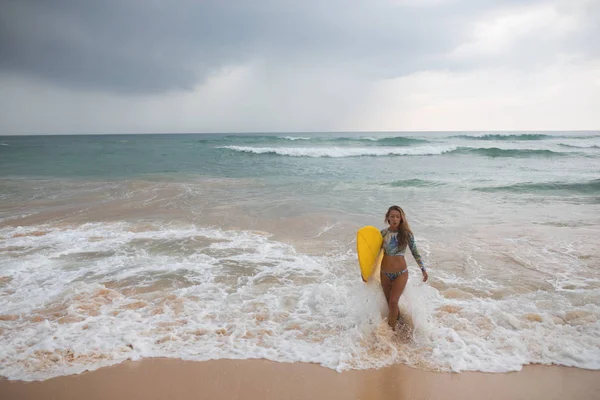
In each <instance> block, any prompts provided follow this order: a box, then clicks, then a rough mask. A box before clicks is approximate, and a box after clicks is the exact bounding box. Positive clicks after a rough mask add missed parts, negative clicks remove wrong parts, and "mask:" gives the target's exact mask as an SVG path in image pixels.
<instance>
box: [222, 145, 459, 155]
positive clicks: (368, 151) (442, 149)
mask: <svg viewBox="0 0 600 400" xmlns="http://www.w3.org/2000/svg"><path fill="white" fill-rule="evenodd" d="M218 148H220V149H229V150H233V151H238V152H242V153H254V154H274V155H280V156H290V157H313V158H318V157H328V158H343V157H361V156H427V155H440V154H444V153H447V152H451V151H454V150H456V149H457V148H458V147H457V146H455V145H427V146H415V147H252V146H221V147H218Z"/></svg>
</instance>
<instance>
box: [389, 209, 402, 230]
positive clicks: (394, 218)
mask: <svg viewBox="0 0 600 400" xmlns="http://www.w3.org/2000/svg"><path fill="white" fill-rule="evenodd" d="M401 222H402V214H400V211H397V210H392V211H390V214H389V215H388V223H389V224H390V226H391V227H392V228H397V227H399V226H400V223H401Z"/></svg>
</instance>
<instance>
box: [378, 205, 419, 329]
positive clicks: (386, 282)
mask: <svg viewBox="0 0 600 400" xmlns="http://www.w3.org/2000/svg"><path fill="white" fill-rule="evenodd" d="M385 222H386V223H387V224H388V225H389V227H388V228H386V229H383V230H381V235H382V236H383V244H382V245H381V247H382V250H383V261H382V262H381V286H382V288H383V293H384V294H385V298H386V300H387V302H388V307H389V312H390V313H389V316H388V324H389V325H390V326H391V327H392V328H394V327H395V326H396V323H397V322H398V317H399V313H400V310H399V309H398V300H399V299H400V296H402V292H404V288H405V287H406V282H408V268H407V266H406V260H405V259H404V253H405V252H406V248H407V247H408V248H410V252H411V253H412V255H413V257H414V258H415V261H416V262H417V264H419V267H421V272H423V282H427V279H428V278H429V276H428V275H427V270H426V269H425V265H424V264H423V260H422V259H421V254H419V250H417V245H416V244H415V238H414V236H413V233H412V231H411V230H410V227H409V226H408V221H407V220H406V215H404V211H403V210H402V209H401V208H400V207H398V206H391V207H390V208H389V209H388V211H387V213H386V214H385Z"/></svg>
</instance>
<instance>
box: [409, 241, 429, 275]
mask: <svg viewBox="0 0 600 400" xmlns="http://www.w3.org/2000/svg"><path fill="white" fill-rule="evenodd" d="M408 247H409V248H410V252H411V253H412V255H413V257H414V258H415V261H416V262H417V264H419V267H421V270H425V264H424V263H423V258H422V257H421V253H419V249H417V244H416V243H415V237H414V236H413V234H412V232H410V233H409V234H408Z"/></svg>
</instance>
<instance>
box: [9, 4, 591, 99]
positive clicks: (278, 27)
mask: <svg viewBox="0 0 600 400" xmlns="http://www.w3.org/2000/svg"><path fill="white" fill-rule="evenodd" d="M473 3H476V4H475V5H474V4H473ZM539 3H540V2H535V1H509V2H507V1H504V2H498V1H481V2H466V1H463V2H460V1H458V2H456V1H453V2H444V1H438V2H427V1H413V2H410V1H408V2H406V1H404V2H403V1H397V2H394V1H375V2H359V1H352V0H351V1H327V2H321V1H307V2H292V1H274V0H273V1H268V0H257V1H238V2H224V1H186V0H180V1H117V0H105V1H100V2H93V1H67V0H62V1H32V0H24V1H6V2H2V5H0V22H1V23H0V69H1V70H3V71H9V72H13V71H16V72H19V73H25V74H30V75H33V76H36V77H41V78H43V79H46V80H49V81H52V82H55V83H58V84H60V85H63V86H66V87H74V88H84V89H95V90H98V89H100V90H107V91H116V92H132V93H156V92H163V91H168V90H189V89H191V88H193V87H194V85H196V84H197V83H198V82H199V81H201V80H202V79H204V78H205V77H206V76H207V75H209V74H211V73H212V72H213V71H215V70H218V69H219V68H221V67H222V66H225V65H235V64H239V63H244V62H248V61H252V60H255V59H259V60H261V61H264V62H265V63H267V64H269V65H275V66H277V65H288V64H294V63H302V64H308V65H318V64H335V63H339V64H343V65H345V67H346V68H351V69H354V70H356V71H357V73H360V74H364V75H367V76H371V77H394V76H400V75H403V74H408V73H411V72H415V71H419V70H425V69H436V68H465V64H464V63H462V62H461V61H456V60H452V59H448V54H449V53H450V52H451V51H452V49H454V48H456V47H458V46H460V44H461V43H464V42H465V41H468V39H469V36H470V35H471V34H472V30H473V21H474V20H475V19H476V18H477V16H481V15H485V13H486V12H487V11H489V10H491V9H494V8H497V7H500V6H501V7H506V6H507V5H523V4H539ZM592 3H593V2H588V3H581V5H580V7H579V8H575V9H573V7H571V9H570V10H566V11H568V12H578V13H579V15H580V17H581V18H582V19H586V18H587V19H589V20H592V19H593V18H594V17H595V16H596V17H597V16H598V10H599V9H600V7H593V4H592ZM567 8H568V7H567ZM579 23H583V24H585V23H586V22H585V21H580V22H579ZM588 25H589V27H588V28H587V29H589V31H588V32H585V31H584V32H577V33H576V34H574V36H575V35H577V37H576V39H578V43H586V40H588V39H591V38H592V37H594V36H593V34H594V33H600V32H597V31H598V29H599V28H598V25H594V24H588ZM586 26H587V25H586ZM595 37H598V36H595ZM534 39H535V38H529V40H530V41H532V43H531V48H530V49H529V50H530V51H534V52H536V51H537V52H538V53H539V49H540V46H539V45H538V46H537V47H536V46H535V44H536V43H542V47H543V48H546V50H544V53H552V52H554V51H557V50H560V49H557V48H555V47H553V45H556V46H558V47H560V48H566V47H568V46H569V45H570V42H569V40H568V38H567V39H564V38H561V41H560V42H557V43H552V42H551V41H552V35H551V33H550V32H549V35H548V40H544V39H543V38H538V40H534ZM549 41H550V43H549ZM525 47H527V46H525ZM547 47H549V48H547ZM579 47H581V45H580V46H579ZM592 47H593V46H590V47H589V49H588V48H584V49H580V50H581V51H588V50H590V51H591V49H592ZM522 52H523V53H524V54H526V53H527V51H526V50H525V51H522ZM495 61H496V62H497V61H498V60H495Z"/></svg>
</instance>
